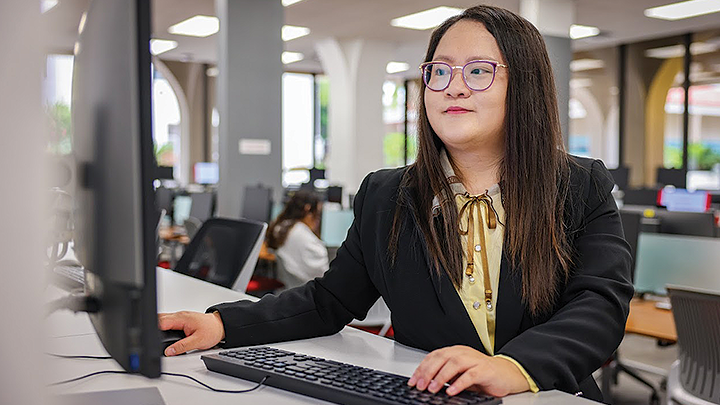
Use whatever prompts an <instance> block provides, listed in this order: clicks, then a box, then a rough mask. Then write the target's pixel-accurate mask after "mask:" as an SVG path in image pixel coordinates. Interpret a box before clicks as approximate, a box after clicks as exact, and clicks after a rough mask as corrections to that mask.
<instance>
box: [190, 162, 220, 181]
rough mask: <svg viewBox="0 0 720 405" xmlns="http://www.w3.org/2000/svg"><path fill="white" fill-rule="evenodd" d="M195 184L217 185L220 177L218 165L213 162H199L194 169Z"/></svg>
mask: <svg viewBox="0 0 720 405" xmlns="http://www.w3.org/2000/svg"><path fill="white" fill-rule="evenodd" d="M193 171H194V173H195V183H197V184H217V182H218V179H219V177H220V172H219V170H218V164H217V163H212V162H198V163H195V167H194V170H193Z"/></svg>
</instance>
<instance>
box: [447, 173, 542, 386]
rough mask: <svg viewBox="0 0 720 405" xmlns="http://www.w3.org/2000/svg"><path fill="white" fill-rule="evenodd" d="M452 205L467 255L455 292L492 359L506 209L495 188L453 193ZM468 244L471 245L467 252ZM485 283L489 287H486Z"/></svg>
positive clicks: (513, 360)
mask: <svg viewBox="0 0 720 405" xmlns="http://www.w3.org/2000/svg"><path fill="white" fill-rule="evenodd" d="M455 203H456V204H457V207H458V212H459V213H460V215H459V220H460V240H461V242H462V247H463V252H466V253H465V254H464V255H463V269H465V275H464V277H463V283H462V287H461V288H460V289H457V293H458V295H459V296H460V299H461V300H462V302H463V305H464V306H465V310H466V311H467V312H468V315H470V319H471V320H472V323H473V326H475V330H476V331H477V333H478V336H479V337H480V341H481V342H482V344H483V346H484V347H485V350H486V351H487V353H488V354H490V355H491V356H492V355H494V354H495V319H496V318H495V316H496V310H495V308H496V306H497V291H498V284H499V282H500V261H501V259H502V248H503V238H504V230H505V225H504V224H505V209H504V208H503V206H502V200H501V196H500V187H499V186H498V185H495V186H493V187H492V188H491V189H490V190H487V192H486V193H483V194H482V195H479V196H471V195H469V194H468V193H467V192H465V193H463V194H456V195H455ZM469 243H471V244H472V245H471V246H470V249H468V244H469ZM483 250H484V254H483ZM483 256H484V257H483ZM468 258H470V260H468ZM469 263H470V264H471V265H470V266H468V264H469ZM486 283H487V284H488V285H489V288H486ZM496 357H502V358H504V359H506V360H508V361H510V362H512V363H513V364H515V366H516V367H517V368H518V369H519V370H520V372H521V373H522V374H523V375H524V376H525V378H526V379H527V381H528V384H529V385H530V390H531V391H532V392H538V391H539V389H538V386H537V384H535V381H534V380H533V379H532V378H531V377H530V375H529V374H528V373H527V371H525V368H523V366H522V365H520V363H518V362H517V361H515V359H513V358H511V357H508V356H504V355H497V356H496Z"/></svg>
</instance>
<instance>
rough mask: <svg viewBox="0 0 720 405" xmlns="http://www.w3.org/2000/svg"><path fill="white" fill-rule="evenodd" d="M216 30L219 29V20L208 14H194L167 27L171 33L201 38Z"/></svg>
mask: <svg viewBox="0 0 720 405" xmlns="http://www.w3.org/2000/svg"><path fill="white" fill-rule="evenodd" d="M218 31H220V20H218V18H217V17H212V16H209V15H196V16H194V17H191V18H188V19H187V20H185V21H181V22H179V23H177V24H175V25H173V26H171V27H170V28H168V32H169V33H171V34H176V35H187V36H190V37H203V38H204V37H209V36H210V35H212V34H215V33H217V32H218Z"/></svg>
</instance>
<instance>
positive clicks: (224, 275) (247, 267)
mask: <svg viewBox="0 0 720 405" xmlns="http://www.w3.org/2000/svg"><path fill="white" fill-rule="evenodd" d="M266 230H267V224H266V223H264V222H256V221H250V220H246V219H241V220H233V219H226V218H210V219H208V220H207V221H205V223H203V225H202V227H201V228H200V230H198V232H197V234H196V235H195V237H194V238H193V239H192V240H191V241H190V244H189V245H188V247H187V249H185V252H184V253H183V255H182V257H181V258H180V260H179V261H178V264H177V266H175V271H177V272H178V273H181V274H185V275H188V276H191V277H195V278H198V279H200V280H204V281H207V282H210V283H213V284H217V285H220V286H223V287H227V288H231V289H233V290H236V291H240V292H245V290H246V289H247V285H248V282H249V281H250V277H252V274H253V271H254V270H255V264H256V263H257V259H258V255H259V254H260V248H261V246H262V241H263V239H264V238H265V232H266Z"/></svg>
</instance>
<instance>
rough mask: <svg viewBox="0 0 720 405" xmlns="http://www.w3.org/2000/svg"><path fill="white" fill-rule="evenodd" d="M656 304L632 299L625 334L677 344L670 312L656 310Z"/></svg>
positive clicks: (660, 309) (650, 301)
mask: <svg viewBox="0 0 720 405" xmlns="http://www.w3.org/2000/svg"><path fill="white" fill-rule="evenodd" d="M656 303H657V302H656V301H652V300H643V299H639V298H633V300H632V301H631V302H630V315H629V316H628V320H627V323H626V324H625V332H628V333H636V334H639V335H644V336H649V337H653V338H657V339H663V340H667V341H669V342H677V331H676V330H675V319H674V318H673V314H672V311H670V310H668V309H663V308H658V307H656V306H655V304H656Z"/></svg>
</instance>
